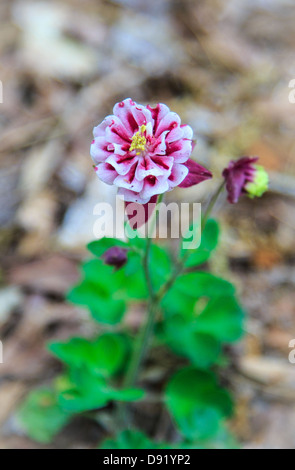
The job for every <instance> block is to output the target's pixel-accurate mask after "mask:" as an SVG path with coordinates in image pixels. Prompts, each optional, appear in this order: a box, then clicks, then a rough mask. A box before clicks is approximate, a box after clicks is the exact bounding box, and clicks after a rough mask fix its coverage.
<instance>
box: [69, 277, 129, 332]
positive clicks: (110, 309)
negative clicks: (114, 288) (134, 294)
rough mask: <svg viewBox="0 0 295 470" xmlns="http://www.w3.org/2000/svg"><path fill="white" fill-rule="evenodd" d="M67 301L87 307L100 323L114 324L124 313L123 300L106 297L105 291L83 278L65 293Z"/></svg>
mask: <svg viewBox="0 0 295 470" xmlns="http://www.w3.org/2000/svg"><path fill="white" fill-rule="evenodd" d="M67 299H68V301H70V302H72V303H74V304H76V305H82V306H84V307H88V308H89V310H90V312H91V314H92V316H93V318H94V319H95V320H96V321H98V322H101V323H107V324H110V325H114V324H116V323H119V322H120V321H121V319H122V317H123V315H124V313H125V310H126V304H125V302H124V301H123V300H113V299H112V298H111V297H107V296H106V293H105V291H103V289H101V288H100V286H96V285H94V284H92V283H91V282H89V281H87V280H84V281H82V282H81V284H79V285H78V286H76V287H74V288H73V289H72V290H71V291H70V292H69V293H68V295H67Z"/></svg>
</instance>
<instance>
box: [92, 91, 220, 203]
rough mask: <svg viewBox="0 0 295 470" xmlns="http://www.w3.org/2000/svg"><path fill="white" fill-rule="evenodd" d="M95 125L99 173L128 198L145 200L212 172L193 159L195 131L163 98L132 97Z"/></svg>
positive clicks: (130, 199)
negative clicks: (152, 101)
mask: <svg viewBox="0 0 295 470" xmlns="http://www.w3.org/2000/svg"><path fill="white" fill-rule="evenodd" d="M113 113H114V114H113V115H111V116H107V117H106V118H105V119H104V120H103V122H102V123H101V124H99V125H98V126H97V127H95V128H94V130H93V134H94V140H93V141H92V144H91V150H90V153H91V157H92V159H93V161H94V163H95V165H96V166H95V171H96V173H97V175H98V177H99V178H100V179H101V180H102V181H104V182H105V183H107V184H112V185H115V186H117V187H118V195H120V196H122V198H123V199H124V200H125V201H126V202H127V203H130V202H135V203H139V204H147V203H148V202H149V201H151V202H154V200H155V199H156V197H157V196H158V195H159V194H163V193H165V192H166V191H171V190H172V189H173V188H175V187H176V186H180V187H189V186H192V185H194V184H198V183H201V182H202V181H205V180H206V179H209V178H211V177H212V174H211V173H210V172H209V171H208V170H206V169H205V168H204V167H202V166H201V165H199V164H198V163H196V162H194V161H193V160H191V159H190V155H191V153H192V148H193V146H192V139H193V131H192V129H191V127H190V126H188V125H184V124H181V120H180V117H179V116H178V115H177V114H176V113H174V112H172V111H170V109H169V108H168V107H167V106H166V105H165V104H157V106H155V107H151V106H149V105H148V106H142V105H139V104H137V103H135V102H134V101H132V100H131V99H130V98H128V99H125V100H124V101H122V102H121V103H117V104H116V105H115V106H114V110H113Z"/></svg>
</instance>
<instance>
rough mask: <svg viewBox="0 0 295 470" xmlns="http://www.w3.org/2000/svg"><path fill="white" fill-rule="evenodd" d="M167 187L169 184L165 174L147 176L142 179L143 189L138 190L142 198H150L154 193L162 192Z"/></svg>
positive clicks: (166, 189)
mask: <svg viewBox="0 0 295 470" xmlns="http://www.w3.org/2000/svg"><path fill="white" fill-rule="evenodd" d="M168 189H169V184H168V181H167V178H166V177H165V176H158V177H156V176H148V177H147V178H145V180H144V185H143V189H142V190H141V192H140V197H141V198H142V199H150V198H151V197H152V196H154V195H155V194H163V193H165V192H166V191H168Z"/></svg>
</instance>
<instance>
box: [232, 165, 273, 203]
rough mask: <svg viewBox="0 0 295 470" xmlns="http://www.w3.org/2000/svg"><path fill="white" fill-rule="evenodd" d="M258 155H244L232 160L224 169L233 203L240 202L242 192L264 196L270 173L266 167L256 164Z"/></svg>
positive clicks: (253, 195)
mask: <svg viewBox="0 0 295 470" xmlns="http://www.w3.org/2000/svg"><path fill="white" fill-rule="evenodd" d="M257 160H258V157H243V158H240V159H239V160H236V161H232V162H230V164H229V166H228V167H227V168H226V169H225V170H224V171H223V177H224V179H225V181H226V189H227V192H228V201H229V202H230V203H231V204H235V203H236V202H238V200H239V198H240V196H241V195H242V194H248V196H249V197H251V198H254V197H256V196H258V197H260V196H262V195H263V194H264V193H265V192H266V191H267V189H268V174H267V172H266V171H265V169H264V168H263V167H262V166H260V165H256V162H257Z"/></svg>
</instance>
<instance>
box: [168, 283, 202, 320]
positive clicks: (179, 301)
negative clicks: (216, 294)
mask: <svg viewBox="0 0 295 470" xmlns="http://www.w3.org/2000/svg"><path fill="white" fill-rule="evenodd" d="M195 304H196V299H194V298H193V297H191V296H190V295H186V294H183V292H181V291H179V290H177V289H175V287H173V288H172V289H170V290H169V291H168V292H167V294H166V295H165V297H164V298H163V300H162V302H161V305H162V307H163V309H164V311H165V319H166V320H167V321H169V317H171V316H173V315H175V314H178V313H180V312H181V314H182V315H183V316H186V317H188V318H191V317H192V315H193V311H194V307H195Z"/></svg>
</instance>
